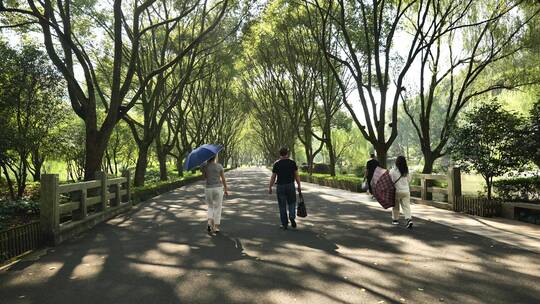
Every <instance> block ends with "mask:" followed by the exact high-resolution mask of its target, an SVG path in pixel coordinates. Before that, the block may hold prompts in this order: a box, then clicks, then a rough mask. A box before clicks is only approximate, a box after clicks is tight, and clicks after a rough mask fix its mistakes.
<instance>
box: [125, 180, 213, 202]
mask: <svg viewBox="0 0 540 304" xmlns="http://www.w3.org/2000/svg"><path fill="white" fill-rule="evenodd" d="M202 179H203V176H202V175H201V174H200V173H198V174H196V175H189V176H185V177H181V178H177V179H175V180H172V181H171V180H167V181H160V182H156V183H151V184H146V185H144V186H141V187H134V188H133V194H132V200H133V203H135V204H138V203H140V202H143V201H145V200H148V199H151V198H152V197H154V196H158V195H161V194H163V193H165V192H169V191H172V190H174V189H176V188H179V187H182V186H185V185H186V184H189V183H192V182H196V181H199V180H202Z"/></svg>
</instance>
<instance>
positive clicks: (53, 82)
mask: <svg viewBox="0 0 540 304" xmlns="http://www.w3.org/2000/svg"><path fill="white" fill-rule="evenodd" d="M0 56H1V57H2V59H3V62H2V65H1V66H0V75H2V76H0V77H2V78H4V79H2V80H3V81H2V82H0V108H3V109H4V110H3V111H2V112H3V113H2V116H4V119H5V123H6V124H5V125H2V129H5V130H4V132H2V133H3V134H5V135H6V138H5V141H4V140H2V141H4V142H6V143H8V146H7V147H8V149H7V150H4V153H1V154H3V157H0V166H1V167H2V170H3V171H4V175H5V177H6V179H7V181H8V184H9V185H12V183H11V178H14V179H15V180H16V183H17V191H16V192H15V191H13V189H10V190H11V194H12V197H13V198H20V197H21V196H22V195H23V194H24V190H25V187H26V183H27V179H28V173H29V172H31V173H32V174H33V176H34V179H35V180H39V177H40V175H41V166H42V165H43V162H44V161H45V157H47V156H50V153H47V152H46V150H47V147H48V146H49V145H48V142H49V141H52V136H51V134H52V130H53V129H54V128H56V125H58V124H59V123H60V122H61V121H62V120H63V118H64V114H63V113H64V112H65V109H64V107H63V101H62V96H63V94H64V92H63V86H62V81H61V79H62V78H61V76H60V75H59V73H58V72H57V71H56V69H55V68H54V67H53V66H51V65H50V64H49V62H48V59H47V57H46V56H45V55H44V54H43V53H42V52H41V51H40V50H39V49H38V48H37V47H36V46H34V45H27V44H25V45H23V46H22V47H21V48H19V49H13V48H11V47H9V46H8V45H7V44H6V43H4V42H1V41H0ZM6 131H8V132H6Z"/></svg>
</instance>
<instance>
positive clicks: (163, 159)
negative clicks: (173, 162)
mask: <svg viewBox="0 0 540 304" xmlns="http://www.w3.org/2000/svg"><path fill="white" fill-rule="evenodd" d="M159 150H160V149H159V148H158V149H157V158H158V162H159V180H161V181H166V180H167V179H168V178H169V177H168V176H167V154H166V153H161V152H160V151H159Z"/></svg>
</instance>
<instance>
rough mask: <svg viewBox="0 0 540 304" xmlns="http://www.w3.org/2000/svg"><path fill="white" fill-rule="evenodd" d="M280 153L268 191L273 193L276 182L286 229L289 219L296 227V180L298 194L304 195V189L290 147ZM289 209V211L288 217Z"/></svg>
mask: <svg viewBox="0 0 540 304" xmlns="http://www.w3.org/2000/svg"><path fill="white" fill-rule="evenodd" d="M279 155H280V159H279V160H277V161H276V162H275V163H274V166H273V167H272V177H271V178H270V185H269V186H268V193H270V194H272V187H273V186H274V183H276V184H277V187H276V194H277V200H278V206H279V216H280V219H281V228H282V229H285V230H286V229H287V226H288V224H289V220H290V221H291V226H292V227H293V228H296V221H295V219H296V191H295V188H294V181H296V183H297V184H298V194H300V195H302V190H301V187H300V176H298V166H297V165H296V162H295V161H294V160H292V159H290V158H289V149H287V148H281V149H280V150H279ZM276 178H277V182H276ZM287 209H288V211H289V216H288V218H287Z"/></svg>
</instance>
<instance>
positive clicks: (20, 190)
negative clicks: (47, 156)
mask: <svg viewBox="0 0 540 304" xmlns="http://www.w3.org/2000/svg"><path fill="white" fill-rule="evenodd" d="M26 156H27V155H26ZM26 156H25V157H26ZM20 170H21V172H20V174H21V176H20V178H19V180H18V181H17V199H20V198H22V197H23V196H24V191H25V190H26V179H27V176H28V170H27V165H26V161H21V169H20Z"/></svg>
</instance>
